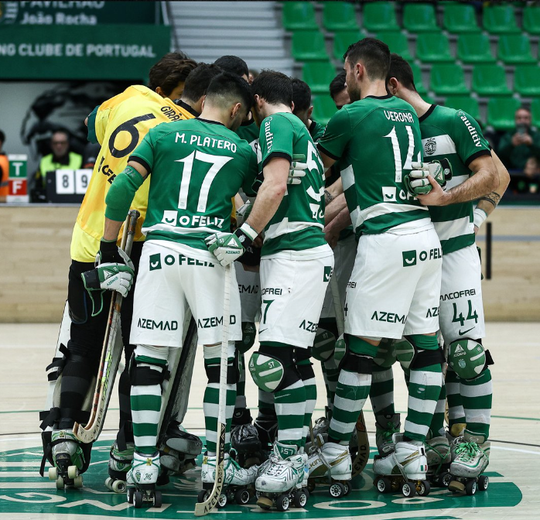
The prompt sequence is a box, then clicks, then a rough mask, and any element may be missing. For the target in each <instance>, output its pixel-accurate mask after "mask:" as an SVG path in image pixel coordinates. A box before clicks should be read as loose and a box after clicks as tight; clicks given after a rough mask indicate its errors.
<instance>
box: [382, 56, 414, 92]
mask: <svg viewBox="0 0 540 520" xmlns="http://www.w3.org/2000/svg"><path fill="white" fill-rule="evenodd" d="M390 78H396V79H397V80H398V81H399V82H400V83H401V84H402V85H403V86H404V87H405V88H406V89H409V90H416V85H415V84H414V75H413V71H412V69H411V66H410V65H409V63H408V62H407V60H405V59H403V58H402V57H401V56H400V55H399V54H396V53H395V52H393V53H392V54H390V69H388V74H387V76H386V82H387V83H388V80H389V79H390Z"/></svg>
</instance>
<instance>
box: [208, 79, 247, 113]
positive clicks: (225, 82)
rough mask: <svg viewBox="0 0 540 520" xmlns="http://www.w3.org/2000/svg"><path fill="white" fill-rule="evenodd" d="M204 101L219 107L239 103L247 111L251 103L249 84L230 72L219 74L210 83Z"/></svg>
mask: <svg viewBox="0 0 540 520" xmlns="http://www.w3.org/2000/svg"><path fill="white" fill-rule="evenodd" d="M206 99H207V100H209V101H211V102H213V103H216V104H217V105H218V106H221V107H224V106H225V105H229V104H230V103H231V102H234V103H238V102H240V103H242V105H244V106H245V107H246V109H247V110H249V109H250V108H251V105H252V103H253V98H252V97H251V89H250V86H249V83H248V82H247V81H246V80H245V79H244V78H242V77H240V76H238V75H237V74H233V73H231V72H221V73H220V74H218V75H217V76H216V77H215V78H214V79H213V80H212V81H211V82H210V85H208V90H207V92H206Z"/></svg>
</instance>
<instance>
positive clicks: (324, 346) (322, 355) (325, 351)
mask: <svg viewBox="0 0 540 520" xmlns="http://www.w3.org/2000/svg"><path fill="white" fill-rule="evenodd" d="M335 345H336V336H335V335H334V334H333V333H332V332H331V331H329V330H326V329H323V328H321V327H319V328H318V329H317V332H316V334H315V341H314V343H313V349H312V354H313V357H314V358H315V359H317V360H318V361H322V362H324V361H328V360H329V359H330V358H331V357H332V356H333V355H334V347H335Z"/></svg>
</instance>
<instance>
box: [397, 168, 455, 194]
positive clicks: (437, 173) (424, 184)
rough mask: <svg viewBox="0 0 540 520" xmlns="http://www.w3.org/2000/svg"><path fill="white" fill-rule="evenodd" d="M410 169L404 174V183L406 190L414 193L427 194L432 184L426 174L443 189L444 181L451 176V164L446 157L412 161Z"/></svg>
mask: <svg viewBox="0 0 540 520" xmlns="http://www.w3.org/2000/svg"><path fill="white" fill-rule="evenodd" d="M412 167H413V169H412V171H411V172H410V173H409V174H408V175H406V176H405V179H404V183H405V186H406V188H407V191H408V192H409V193H410V194H411V195H414V196H415V197H416V196H417V195H427V194H428V193H429V192H430V191H431V189H432V186H431V184H430V182H429V179H428V176H429V175H431V176H432V177H433V178H434V179H435V180H436V181H437V182H438V183H439V185H440V186H441V187H442V188H443V189H444V188H445V186H446V183H447V182H448V181H449V180H450V179H451V178H452V166H451V165H450V162H449V161H448V159H441V160H440V161H433V162H428V163H420V162H413V163H412Z"/></svg>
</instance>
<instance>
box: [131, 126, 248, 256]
mask: <svg viewBox="0 0 540 520" xmlns="http://www.w3.org/2000/svg"><path fill="white" fill-rule="evenodd" d="M131 160H133V161H137V162H140V163H141V164H142V165H143V166H145V168H146V169H147V170H148V171H149V172H150V192H149V197H148V210H147V214H146V221H145V223H144V226H143V232H144V233H145V234H146V235H147V240H151V239H160V240H163V239H164V240H170V241H174V242H180V243H184V244H186V245H189V246H191V247H196V248H198V249H204V250H206V249H207V247H206V244H205V242H204V238H206V237H207V236H208V234H210V233H215V232H219V231H222V232H229V231H230V225H231V211H232V201H231V199H232V198H233V197H234V196H235V195H236V193H238V191H239V189H240V188H242V189H243V190H244V191H245V192H246V193H250V192H251V187H252V185H253V182H254V180H255V176H256V174H257V158H256V156H255V153H254V152H253V150H252V149H251V147H250V146H249V144H248V143H247V141H245V140H244V139H241V138H240V137H238V135H236V133H234V132H233V131H232V130H230V129H228V128H226V127H225V126H224V125H222V124H221V123H217V122H214V121H207V120H204V119H190V120H185V121H177V122H174V123H170V124H167V125H160V126H157V127H155V128H153V129H152V130H150V131H149V132H148V134H147V135H146V137H145V138H144V139H143V141H142V142H141V144H140V145H139V146H138V147H137V149H136V150H135V152H133V154H132V155H131Z"/></svg>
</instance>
